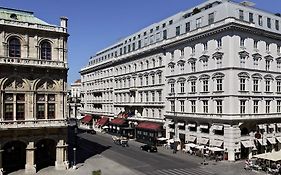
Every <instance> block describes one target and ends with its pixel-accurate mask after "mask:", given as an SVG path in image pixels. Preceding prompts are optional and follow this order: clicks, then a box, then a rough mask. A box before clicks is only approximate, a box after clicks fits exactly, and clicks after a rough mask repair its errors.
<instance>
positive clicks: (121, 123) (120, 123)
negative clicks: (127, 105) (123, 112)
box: [110, 118, 126, 125]
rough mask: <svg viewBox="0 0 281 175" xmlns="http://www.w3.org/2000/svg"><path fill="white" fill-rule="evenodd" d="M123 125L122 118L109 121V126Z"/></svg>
mask: <svg viewBox="0 0 281 175" xmlns="http://www.w3.org/2000/svg"><path fill="white" fill-rule="evenodd" d="M125 123H126V121H125V120H124V119H123V118H115V119H113V120H111V121H110V124H113V125H124V124H125Z"/></svg>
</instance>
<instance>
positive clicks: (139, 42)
mask: <svg viewBox="0 0 281 175" xmlns="http://www.w3.org/2000/svg"><path fill="white" fill-rule="evenodd" d="M138 48H139V49H140V48H141V40H139V41H138Z"/></svg>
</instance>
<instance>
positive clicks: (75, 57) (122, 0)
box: [0, 0, 281, 83]
mask: <svg viewBox="0 0 281 175" xmlns="http://www.w3.org/2000/svg"><path fill="white" fill-rule="evenodd" d="M205 1H206V0H80V1H78V0H47V1H42V0H0V6H2V7H8V8H16V9H23V10H28V11H33V12H34V13H35V16H37V17H39V18H40V19H42V20H44V21H46V22H48V23H50V24H55V25H59V23H60V22H59V18H60V17H61V16H66V17H68V19H69V23H68V27H69V28H68V32H69V34H70V37H69V42H68V48H69V54H68V59H69V68H70V69H69V73H68V82H69V83H72V82H74V81H75V80H76V79H79V78H80V74H79V70H80V69H81V68H82V67H85V66H86V64H87V63H88V59H89V58H90V56H91V55H94V54H95V53H96V52H97V51H99V50H101V49H103V48H105V47H107V46H109V45H111V44H113V43H115V42H116V41H117V40H118V39H120V38H122V37H125V36H127V35H130V34H132V33H134V32H137V31H138V30H140V29H142V28H144V27H146V26H148V25H150V24H152V23H155V22H158V21H160V20H162V19H165V18H166V17H169V16H172V15H174V14H176V13H177V12H180V11H183V10H186V9H189V8H192V7H194V6H195V5H197V4H200V3H202V2H205ZM235 1H237V2H241V1H242V0H235ZM250 1H251V2H254V3H256V7H257V8H260V9H263V10H266V11H270V12H273V13H281V0H250Z"/></svg>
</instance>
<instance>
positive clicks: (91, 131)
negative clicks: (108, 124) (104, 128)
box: [86, 129, 97, 134]
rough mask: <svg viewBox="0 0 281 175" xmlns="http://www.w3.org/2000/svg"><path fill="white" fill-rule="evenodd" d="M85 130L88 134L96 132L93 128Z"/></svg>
mask: <svg viewBox="0 0 281 175" xmlns="http://www.w3.org/2000/svg"><path fill="white" fill-rule="evenodd" d="M86 132H87V133H89V134H97V132H96V131H95V130H93V129H88V130H87V131H86Z"/></svg>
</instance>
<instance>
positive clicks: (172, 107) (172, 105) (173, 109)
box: [171, 101, 175, 112]
mask: <svg viewBox="0 0 281 175" xmlns="http://www.w3.org/2000/svg"><path fill="white" fill-rule="evenodd" d="M171 111H172V112H175V101H171Z"/></svg>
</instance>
